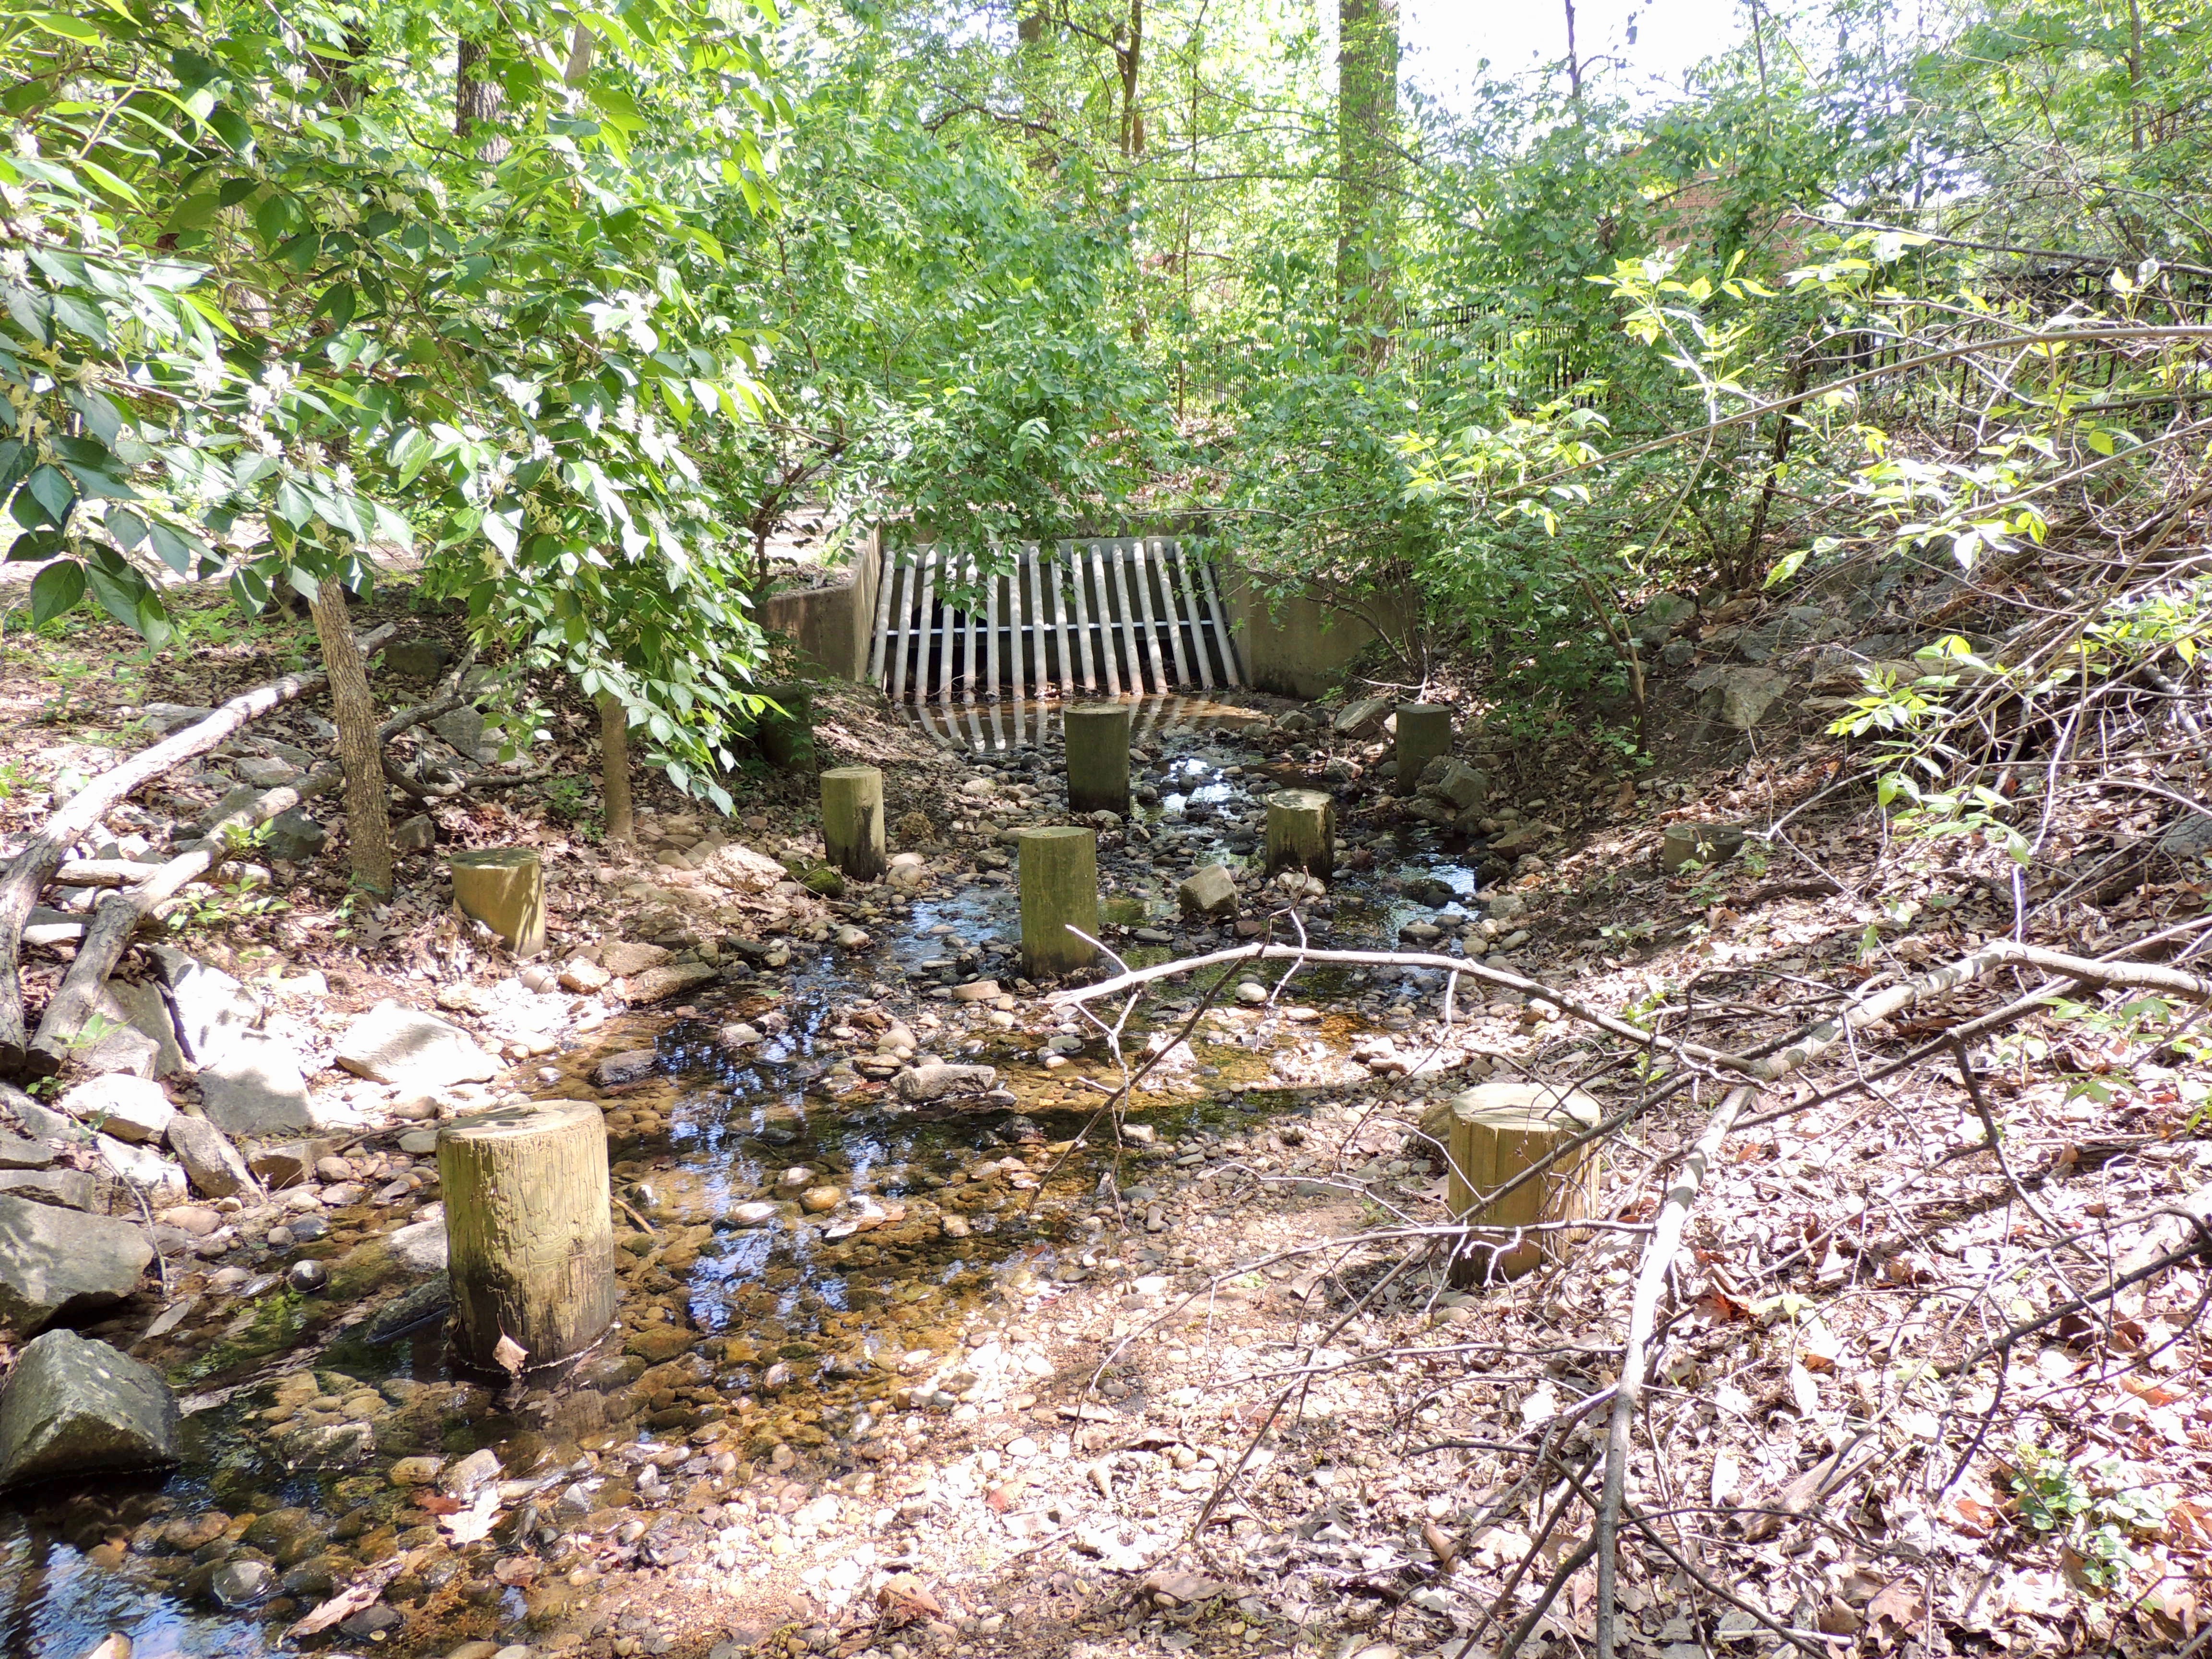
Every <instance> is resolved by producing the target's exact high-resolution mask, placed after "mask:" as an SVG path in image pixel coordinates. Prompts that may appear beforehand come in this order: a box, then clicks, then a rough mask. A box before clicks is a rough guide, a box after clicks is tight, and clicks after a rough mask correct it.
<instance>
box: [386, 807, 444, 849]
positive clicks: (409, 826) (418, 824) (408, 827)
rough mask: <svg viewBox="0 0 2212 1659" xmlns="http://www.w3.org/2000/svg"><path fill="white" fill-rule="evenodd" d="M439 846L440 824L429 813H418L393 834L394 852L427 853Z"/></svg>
mask: <svg viewBox="0 0 2212 1659" xmlns="http://www.w3.org/2000/svg"><path fill="white" fill-rule="evenodd" d="M437 844H438V823H437V820H436V819H435V818H433V817H431V816H430V815H429V814H428V813H427V812H418V813H416V815H415V816H414V817H411V818H408V819H406V820H405V821H404V822H403V823H401V824H400V826H399V827H398V829H394V830H393V831H392V848H393V850H394V851H397V852H401V853H427V852H428V851H430V850H431V849H432V848H435V846H437Z"/></svg>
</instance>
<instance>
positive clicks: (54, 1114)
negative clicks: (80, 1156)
mask: <svg viewBox="0 0 2212 1659" xmlns="http://www.w3.org/2000/svg"><path fill="white" fill-rule="evenodd" d="M0 1109H4V1110H5V1111H6V1113H7V1115H8V1116H9V1118H11V1119H13V1120H14V1121H15V1127H16V1128H18V1129H20V1130H21V1131H22V1133H25V1134H27V1135H28V1136H30V1137H31V1138H32V1139H33V1140H82V1139H84V1131H83V1129H82V1128H81V1127H78V1125H77V1122H76V1119H74V1118H72V1117H70V1116H69V1115H67V1114H66V1113H63V1112H58V1111H56V1110H55V1109H53V1108H52V1107H51V1106H41V1105H40V1103H38V1102H37V1101H35V1100H33V1099H32V1098H31V1097H30V1096H28V1095H27V1094H25V1093H24V1092H23V1091H21V1089H18V1088H17V1087H16V1086H15V1085H14V1084H12V1083H0Z"/></svg>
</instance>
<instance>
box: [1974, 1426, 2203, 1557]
mask: <svg viewBox="0 0 2212 1659" xmlns="http://www.w3.org/2000/svg"><path fill="white" fill-rule="evenodd" d="M2006 1484H2007V1485H2008V1486H2009V1487H2010V1489H2011V1491H2012V1494H2013V1510H2014V1513H2015V1515H2016V1516H2018V1517H2019V1519H2020V1522H2021V1525H2022V1526H2024V1527H2026V1528H2027V1529H2028V1530H2029V1531H2030V1532H2032V1533H2035V1534H2039V1535H2043V1536H2046V1537H2049V1536H2056V1537H2057V1538H2059V1539H2060V1540H2061V1541H2063V1542H2064V1544H2065V1545H2066V1547H2067V1548H2068V1550H2069V1552H2070V1553H2071V1554H2072V1556H2073V1557H2074V1559H2075V1563H2076V1570H2077V1571H2079V1572H2080V1573H2081V1577H2082V1578H2083V1579H2084V1580H2086V1581H2087V1583H2091V1584H2093V1585H2094V1586H2096V1587H2097V1588H2098V1589H2120V1588H2123V1587H2124V1585H2125V1584H2126V1583H2127V1582H2128V1577H2129V1574H2130V1572H2131V1571H2134V1570H2135V1569H2136V1568H2137V1567H2140V1566H2142V1565H2144V1560H2143V1558H2142V1557H2141V1556H2139V1555H2138V1554H2137V1553H2136V1552H2135V1551H2134V1550H2133V1549H2132V1548H2130V1541H2134V1540H2139V1539H2143V1538H2149V1537H2154V1536H2155V1535H2156V1534H2158V1532H2159V1531H2160V1529H2161V1528H2163V1527H2164V1526H2165V1524H2166V1510H2165V1508H2164V1506H2163V1505H2162V1504H2160V1503H2159V1501H2158V1499H2157V1498H2156V1497H2155V1495H2154V1494H2153V1493H2151V1492H2148V1491H2145V1490H2144V1489H2142V1487H2139V1486H2133V1485H2131V1484H2130V1482H2129V1479H2128V1474H2127V1471H2126V1466H2125V1465H2124V1463H2123V1462H2121V1461H2120V1460H2119V1459H2118V1458H2113V1457H2108V1458H2103V1459H2100V1460H2099V1461H2098V1462H2095V1463H2092V1464H2088V1465H2087V1466H2083V1465H2081V1464H2079V1463H2076V1462H2069V1461H2068V1460H2067V1459H2066V1458H2065V1457H2064V1456H2063V1455H2061V1454H2059V1453H2057V1452H2055V1451H2051V1450H2047V1449H2045V1448H2043V1447H2040V1446H2022V1447H2021V1449H2020V1451H2019V1454H2018V1455H2017V1456H2016V1457H2015V1461H2014V1463H2013V1467H2012V1468H2011V1470H2010V1471H2009V1473H2008V1475H2007V1478H2006Z"/></svg>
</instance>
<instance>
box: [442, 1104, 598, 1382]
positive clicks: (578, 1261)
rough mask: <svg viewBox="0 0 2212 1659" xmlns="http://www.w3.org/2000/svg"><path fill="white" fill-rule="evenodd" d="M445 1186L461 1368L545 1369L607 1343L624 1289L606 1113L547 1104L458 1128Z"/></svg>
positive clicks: (446, 1156)
mask: <svg viewBox="0 0 2212 1659" xmlns="http://www.w3.org/2000/svg"><path fill="white" fill-rule="evenodd" d="M438 1185H439V1191H440V1194H441V1197H442V1198H443V1200H444V1201H445V1206H446V1238H447V1246H446V1252H447V1261H448V1264H449V1267H450V1271H451V1273H452V1274H453V1346H454V1349H455V1352H457V1353H458V1354H459V1357H460V1358H461V1360H462V1363H463V1364H466V1365H468V1366H471V1368H473V1369H475V1370H480V1371H491V1372H498V1371H502V1370H504V1371H510V1372H512V1371H514V1370H538V1369H539V1368H541V1367H544V1366H546V1365H550V1364H555V1363H556V1362H558V1361H560V1360H562V1359H566V1358H568V1357H569V1356H571V1355H573V1354H575V1353H579V1352H581V1351H583V1350H584V1349H585V1348H587V1347H589V1346H591V1345H592V1343H594V1342H596V1341H598V1340H599V1337H600V1335H601V1334H603V1333H604V1332H605V1330H606V1328H607V1326H608V1324H609V1323H610V1322H611V1321H612V1320H613V1318H614V1313H615V1290H616V1286H615V1243H614V1226H613V1223H612V1219H611V1216H610V1213H609V1208H608V1194H607V1126H606V1119H605V1116H604V1115H601V1113H600V1111H599V1108H598V1107H597V1106H595V1105H593V1104H592V1103H591V1102H589V1101H583V1100H560V1101H544V1102H538V1103H536V1105H535V1108H534V1109H533V1108H532V1107H531V1106H511V1107H502V1108H500V1109H498V1110H495V1111H490V1112H485V1113H482V1114H479V1115H476V1116H472V1117H464V1118H457V1119H455V1120H454V1121H453V1122H452V1123H450V1124H448V1125H447V1127H445V1128H444V1129H442V1130H441V1132H440V1133H439V1135H438ZM502 1340H505V1341H506V1342H507V1344H509V1345H511V1346H509V1347H507V1348H502V1346H501V1341H502ZM510 1362H511V1363H510Z"/></svg>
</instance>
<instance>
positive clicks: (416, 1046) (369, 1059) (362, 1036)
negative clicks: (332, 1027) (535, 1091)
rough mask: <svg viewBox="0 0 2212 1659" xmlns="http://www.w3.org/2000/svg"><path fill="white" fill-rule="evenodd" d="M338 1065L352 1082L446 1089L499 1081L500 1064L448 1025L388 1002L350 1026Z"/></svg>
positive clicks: (460, 1030)
mask: <svg viewBox="0 0 2212 1659" xmlns="http://www.w3.org/2000/svg"><path fill="white" fill-rule="evenodd" d="M336 1058H337V1063H338V1064H339V1065H341V1066H343V1067H345V1069H346V1070H347V1071H349V1072H351V1073H353V1074H354V1075H355V1076H356V1077H365V1078H369V1079H373V1080H374V1081H375V1082H378V1083H392V1084H398V1085H399V1086H400V1087H402V1088H408V1089H449V1088H451V1087H453V1085H455V1084H456V1083H483V1082H486V1081H488V1080H489V1079H492V1078H495V1077H497V1076H498V1075H499V1072H500V1065H499V1062H498V1061H497V1060H494V1059H493V1058H492V1057H491V1056H490V1055H489V1054H486V1053H485V1052H484V1051H483V1049H482V1048H478V1047H477V1040H476V1039H475V1038H474V1037H472V1036H470V1035H469V1034H468V1033H467V1032H466V1031H464V1030H462V1029H461V1028H460V1027H459V1026H458V1025H456V1024H453V1023H452V1022H451V1021H450V1020H443V1019H440V1018H438V1017H437V1016H436V1015H435V1014H426V1013H423V1012H421V1011H420V1010H419V1009H414V1008H409V1007H404V1006H402V1005H401V1004H399V1003H398V1002H396V1001H392V1000H386V1001H383V1002H380V1003H378V1004H377V1005H376V1006H375V1007H374V1008H372V1009H370V1010H369V1011H368V1012H367V1013H365V1014H363V1015H362V1017H361V1018H359V1019H357V1020H356V1021H355V1022H354V1023H353V1024H352V1025H351V1026H349V1027H348V1028H347V1030H346V1034H345V1036H344V1037H343V1040H341V1041H340V1042H339V1044H338V1051H337V1056H336Z"/></svg>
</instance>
